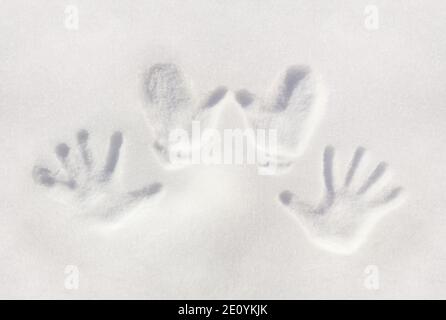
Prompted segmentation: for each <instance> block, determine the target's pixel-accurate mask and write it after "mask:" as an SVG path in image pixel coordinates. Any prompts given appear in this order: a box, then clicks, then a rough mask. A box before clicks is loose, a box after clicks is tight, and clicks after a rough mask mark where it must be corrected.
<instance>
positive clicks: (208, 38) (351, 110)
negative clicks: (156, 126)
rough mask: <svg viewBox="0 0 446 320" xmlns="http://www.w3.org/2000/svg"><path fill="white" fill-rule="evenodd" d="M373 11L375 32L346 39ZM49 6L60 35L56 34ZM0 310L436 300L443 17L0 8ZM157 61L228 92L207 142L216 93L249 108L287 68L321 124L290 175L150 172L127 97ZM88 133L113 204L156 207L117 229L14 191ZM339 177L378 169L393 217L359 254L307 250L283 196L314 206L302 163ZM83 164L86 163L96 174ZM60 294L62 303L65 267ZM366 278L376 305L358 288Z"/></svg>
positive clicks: (228, 7)
mask: <svg viewBox="0 0 446 320" xmlns="http://www.w3.org/2000/svg"><path fill="white" fill-rule="evenodd" d="M370 4H371V5H375V6H376V8H378V12H379V28H378V29H377V30H369V29H367V28H366V27H365V26H364V20H365V19H366V15H365V8H366V6H367V5H370ZM68 5H75V6H76V7H77V8H78V10H79V28H78V30H70V29H67V28H66V27H65V24H64V23H65V19H66V15H67V13H66V12H65V10H66V7H67V6H68ZM0 8H1V9H0V40H1V41H0V77H1V85H0V136H1V138H0V151H1V153H0V155H1V158H0V160H1V171H0V174H1V179H0V191H1V197H0V199H1V200H0V297H1V298H62V299H77V298H93V299H96V298H148V299H155V298H156V299H163V298H173V299H183V298H187V299H193V298H195V299H217V298H219V299H226V298H227V299H239V298H243V299H300V298H303V299H307V298H365V299H377V298H446V275H445V270H446V250H445V246H444V242H445V240H446V233H445V227H446V215H445V212H444V211H445V208H446V197H445V195H444V192H445V191H446V170H445V160H446V148H445V145H446V134H445V132H446V105H445V101H446V90H445V83H446V81H445V80H446V63H445V62H444V57H446V39H445V34H446V19H445V15H446V2H444V1H434V0H429V1H426V0H423V1H421V0H410V1H409V0H404V1H403V0H396V1H384V0H373V1H368V0H367V1H362V0H360V1H341V0H336V1H329V0H326V1H322V0H320V1H309V0H308V1H295V0H293V1H273V0H264V1H255V0H244V1H235V0H233V1H232V0H231V1H216V0H195V1H192V0H181V1H142V0H132V1H118V0H114V1H111V0H95V1H86V0H85V1H83V0H74V1H56V0H47V1H23V0H18V1H16V0H14V1H12V0H8V1H6V0H3V1H0ZM157 63H175V64H176V65H178V66H181V69H182V70H183V71H184V73H185V74H187V76H188V77H189V78H190V79H193V88H194V92H196V93H197V95H198V96H205V95H206V94H208V93H209V92H212V90H214V89H215V88H218V87H220V86H224V87H226V88H228V90H229V91H228V92H227V94H226V96H225V98H224V100H223V101H221V103H222V104H223V108H224V110H223V111H222V113H221V116H220V119H219V126H220V128H239V127H242V126H243V125H244V121H243V114H242V111H241V108H240V106H239V104H238V103H237V100H236V99H235V95H234V93H235V92H237V91H239V90H242V89H245V90H249V92H253V93H255V94H256V95H259V96H264V95H265V93H266V92H267V91H268V90H269V88H270V85H271V83H272V82H273V80H274V79H276V78H277V75H278V74H280V72H282V71H283V70H285V69H286V68H287V67H288V66H291V65H307V66H309V67H311V69H312V70H316V71H317V73H318V74H320V75H321V76H322V77H323V80H324V84H325V87H326V88H327V91H328V98H327V103H326V106H325V112H324V115H323V116H322V117H321V121H320V123H318V126H317V127H316V128H315V132H314V134H313V136H312V138H311V140H310V141H309V143H308V146H307V147H306V149H305V150H304V152H303V154H302V155H301V156H300V158H299V159H298V161H297V163H296V164H295V166H293V168H292V169H291V171H290V172H288V173H287V174H283V175H272V176H265V175H259V174H258V171H257V168H256V167H255V166H253V165H246V166H239V165H216V166H203V165H192V166H189V167H187V168H184V169H182V170H165V169H164V168H163V166H162V164H161V162H160V161H159V159H158V157H157V156H156V154H155V152H154V150H153V148H152V145H153V142H154V138H153V135H152V134H151V131H150V130H149V127H148V126H147V120H146V119H145V117H144V112H143V106H144V96H143V94H142V90H141V85H142V84H141V83H142V78H143V76H144V73H145V72H146V70H148V68H150V66H152V65H155V64H157ZM81 129H85V130H88V132H89V138H90V143H91V144H90V147H91V148H92V150H93V152H94V154H95V158H97V159H105V158H106V154H107V149H108V143H109V140H110V136H112V134H113V133H114V132H117V131H119V132H122V135H123V137H124V139H123V145H122V151H121V157H120V163H119V170H118V171H119V172H118V173H119V179H120V180H119V181H120V182H119V183H120V189H122V190H127V191H132V190H137V189H139V188H141V187H143V186H145V185H150V184H152V183H160V184H162V188H163V194H161V196H160V197H157V199H156V201H153V202H150V203H149V204H148V205H147V206H138V207H136V208H135V209H134V210H132V211H131V212H129V214H128V215H127V217H125V219H120V220H119V221H118V222H117V223H112V224H110V223H101V222H100V221H94V222H92V221H91V220H89V219H83V218H82V214H81V213H80V209H79V208H78V207H77V206H76V205H74V206H69V205H67V204H65V203H60V202H58V201H54V200H53V198H51V197H49V196H48V190H47V189H46V188H45V187H43V186H41V185H38V184H36V183H34V181H33V177H32V172H33V168H34V167H35V166H36V165H39V164H40V163H51V161H53V163H52V165H53V166H56V165H57V159H56V157H55V154H54V147H55V146H56V145H57V144H59V143H66V144H67V145H75V144H76V140H75V139H76V133H77V132H79V130H81ZM327 145H331V146H333V147H334V148H336V158H335V163H334V165H335V166H338V170H339V172H340V175H341V176H344V175H345V171H346V169H347V164H348V163H349V161H350V159H351V156H352V155H353V153H354V152H355V150H356V148H357V147H358V146H363V147H364V148H366V149H367V151H368V152H369V154H370V156H371V161H370V162H369V166H365V168H364V170H366V171H367V172H371V171H372V170H373V168H374V166H376V164H377V163H379V162H380V161H385V162H386V163H387V164H388V168H389V169H390V171H391V172H392V173H393V175H392V178H391V181H392V182H394V183H395V184H396V185H400V186H402V187H404V190H405V197H406V198H405V201H404V203H403V204H402V205H401V206H399V207H398V208H395V209H394V210H392V211H391V212H389V213H388V214H386V215H385V216H383V217H382V219H380V220H379V221H378V222H377V224H376V226H375V227H374V228H373V229H372V230H371V231H370V234H369V235H368V236H367V238H366V239H364V241H363V243H362V244H361V246H360V247H359V248H358V250H357V251H355V252H354V253H353V254H350V255H338V254H336V253H333V252H331V251H327V250H323V249H321V248H320V247H318V246H315V245H314V244H313V242H312V241H310V240H311V239H310V238H308V236H307V235H306V234H305V231H304V229H302V228H301V226H300V225H299V223H298V222H297V221H296V219H295V217H294V216H293V214H291V213H290V212H289V211H287V210H285V209H284V207H283V206H282V205H281V203H280V201H279V194H280V193H281V192H282V191H284V190H290V191H292V192H293V193H294V194H296V195H298V196H299V198H300V199H304V200H305V201H308V202H311V203H318V201H320V200H321V198H322V196H323V192H324V191H323V190H324V186H323V179H322V178H323V175H322V168H323V166H322V155H323V152H324V149H325V147H326V146H327ZM101 161H102V160H101ZM71 265H72V266H76V267H77V268H78V270H79V287H78V289H75V290H70V289H69V288H68V289H67V288H66V286H65V284H66V278H67V276H68V275H67V274H66V273H65V272H66V270H67V269H66V268H67V266H71ZM370 266H376V267H377V270H379V289H378V290H371V289H370V288H368V287H367V285H365V281H366V279H367V277H368V276H369V274H367V270H370V268H369V267H370Z"/></svg>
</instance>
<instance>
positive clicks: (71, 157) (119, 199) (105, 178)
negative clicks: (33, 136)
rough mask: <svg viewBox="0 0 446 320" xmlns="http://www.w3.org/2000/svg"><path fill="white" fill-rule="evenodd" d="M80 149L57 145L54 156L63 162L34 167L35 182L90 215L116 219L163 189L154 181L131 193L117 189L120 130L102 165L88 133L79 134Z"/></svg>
mask: <svg viewBox="0 0 446 320" xmlns="http://www.w3.org/2000/svg"><path fill="white" fill-rule="evenodd" d="M76 142H77V148H76V149H74V150H73V149H71V148H70V147H69V146H68V145H67V144H66V143H61V144H58V145H57V146H56V148H55V155H56V158H57V159H58V161H59V163H60V167H59V168H58V169H57V170H51V169H49V168H48V166H40V165H39V166H35V167H34V169H33V173H32V176H33V179H34V181H35V182H36V183H37V184H39V185H41V186H43V187H46V188H47V189H48V190H50V191H51V194H52V195H53V196H54V198H55V199H56V200H58V201H61V202H63V203H66V204H69V205H72V206H76V207H78V208H80V209H81V211H82V212H83V213H85V214H87V215H89V216H96V217H98V218H101V219H109V220H114V219H115V218H118V217H121V216H123V215H125V214H126V213H128V212H129V209H131V208H132V207H134V206H135V205H137V204H140V203H143V202H145V201H149V200H152V199H153V198H154V196H155V195H157V194H159V193H160V191H161V189H162V188H161V184H159V183H152V184H149V185H147V186H145V187H143V188H140V189H138V190H134V191H131V192H120V191H119V190H117V187H118V185H117V183H116V169H117V166H118V164H119V158H120V152H121V147H122V144H123V135H122V133H121V132H119V131H117V132H115V133H113V135H112V136H111V137H110V142H109V146H108V152H107V156H106V159H105V161H104V163H103V164H102V165H101V164H100V163H97V162H96V161H94V158H93V154H92V150H91V149H90V148H89V145H88V142H89V133H88V132H87V131H86V130H80V131H79V132H78V133H77V135H76Z"/></svg>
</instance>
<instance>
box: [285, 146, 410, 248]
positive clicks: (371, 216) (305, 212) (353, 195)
mask: <svg viewBox="0 0 446 320" xmlns="http://www.w3.org/2000/svg"><path fill="white" fill-rule="evenodd" d="M364 153H365V149H364V148H362V147H359V148H357V150H356V152H355V154H354V156H353V159H352V161H351V163H350V167H349V169H348V172H347V174H346V176H345V179H344V181H343V183H342V184H339V186H338V187H336V186H335V177H334V172H333V158H334V148H333V147H331V146H328V147H326V149H325V152H324V159H323V176H324V182H325V196H324V198H323V200H322V202H321V203H320V204H318V205H311V204H308V203H305V202H302V201H300V200H299V199H298V198H297V196H296V195H294V194H293V193H292V192H290V191H283V192H282V193H281V194H280V196H279V200H280V202H281V203H282V204H283V205H284V206H285V207H286V208H288V209H289V210H290V211H291V212H292V213H293V214H294V215H295V216H296V217H297V219H298V221H299V223H300V224H301V226H302V227H303V229H304V230H305V231H306V233H307V235H308V237H309V238H310V240H312V242H314V243H315V244H317V245H319V246H321V247H323V248H325V249H327V250H329V251H333V252H336V253H342V254H349V253H352V252H353V251H355V250H356V249H357V248H358V247H359V246H360V245H361V243H362V242H363V240H364V239H365V237H366V236H367V234H368V233H369V231H370V230H371V228H372V227H373V226H374V225H375V223H376V222H377V221H378V220H379V218H380V217H381V216H382V215H383V214H385V213H387V212H388V211H389V210H391V209H394V208H395V207H396V205H398V204H399V203H400V202H401V201H398V200H401V194H402V190H403V189H402V188H401V187H394V188H391V189H387V188H384V189H383V188H377V186H378V185H379V183H378V182H379V180H381V178H382V177H383V176H384V173H385V171H386V169H387V164H386V163H385V162H380V163H379V164H378V165H377V167H376V168H375V169H374V171H373V172H372V173H371V174H370V176H369V177H368V178H367V179H366V180H365V181H364V182H363V183H361V184H359V185H358V187H357V188H353V187H352V185H353V180H354V179H355V177H356V176H357V172H358V168H359V165H360V162H361V159H362V158H363V155H364ZM375 189H380V190H375Z"/></svg>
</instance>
